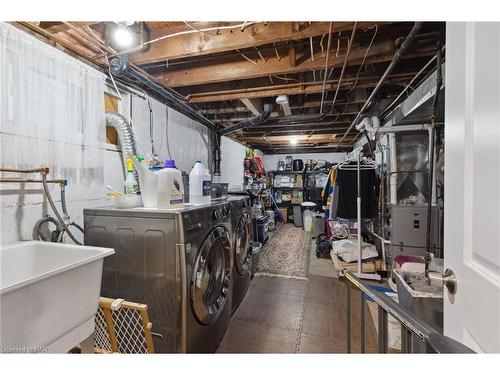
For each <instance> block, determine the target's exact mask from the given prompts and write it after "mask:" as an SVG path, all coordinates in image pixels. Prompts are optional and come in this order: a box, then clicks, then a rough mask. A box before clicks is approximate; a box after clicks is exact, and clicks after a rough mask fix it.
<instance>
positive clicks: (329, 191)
mask: <svg viewBox="0 0 500 375" xmlns="http://www.w3.org/2000/svg"><path fill="white" fill-rule="evenodd" d="M336 174H337V167H332V168H331V169H330V173H329V174H328V178H327V180H326V185H325V187H324V188H323V190H322V192H321V197H322V198H323V209H324V210H325V217H328V218H331V217H332V207H333V205H334V204H335V202H334V200H333V199H334V187H335V177H336Z"/></svg>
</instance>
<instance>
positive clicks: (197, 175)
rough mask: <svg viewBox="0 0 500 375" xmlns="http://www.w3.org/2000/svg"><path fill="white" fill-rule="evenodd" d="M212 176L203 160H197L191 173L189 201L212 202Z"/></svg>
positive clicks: (198, 202) (194, 202) (195, 202)
mask: <svg viewBox="0 0 500 375" xmlns="http://www.w3.org/2000/svg"><path fill="white" fill-rule="evenodd" d="M211 181H212V177H211V176H210V173H209V172H208V170H207V169H206V168H205V167H204V166H203V164H202V163H201V161H199V160H197V161H196V163H195V164H194V167H193V169H192V170H191V172H190V173H189V202H190V203H193V204H204V203H210V201H211V195H212V183H211Z"/></svg>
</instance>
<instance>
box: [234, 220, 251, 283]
mask: <svg viewBox="0 0 500 375" xmlns="http://www.w3.org/2000/svg"><path fill="white" fill-rule="evenodd" d="M251 225H252V222H251V221H250V220H249V215H248V213H247V212H245V213H244V214H243V215H242V217H241V219H240V222H239V224H238V226H237V228H236V238H235V244H234V252H235V257H234V262H235V264H236V269H237V271H238V273H239V274H240V275H242V276H243V275H246V274H248V273H249V272H251V270H250V261H251V257H250V255H251V254H250V250H249V249H250V233H251V228H250V227H251Z"/></svg>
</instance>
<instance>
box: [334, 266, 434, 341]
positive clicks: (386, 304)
mask: <svg viewBox="0 0 500 375" xmlns="http://www.w3.org/2000/svg"><path fill="white" fill-rule="evenodd" d="M344 277H345V278H346V279H347V280H348V281H350V282H351V283H352V284H354V285H355V286H356V287H358V288H359V289H360V290H361V291H362V292H363V293H365V294H366V295H367V296H368V297H370V298H371V299H372V300H373V301H374V302H375V303H376V304H377V305H379V306H380V307H382V309H384V310H385V311H386V312H388V313H389V314H391V315H392V316H393V317H394V318H396V319H397V320H398V321H399V322H400V323H401V324H403V325H404V326H405V327H406V328H407V329H409V330H410V331H411V332H412V334H414V335H415V336H416V337H418V338H419V339H420V340H422V341H425V340H426V337H427V336H428V335H429V334H431V333H437V331H436V330H435V329H434V328H432V327H431V326H430V325H428V324H427V323H425V322H424V321H422V320H419V319H418V318H417V317H416V316H415V314H414V313H412V312H410V311H408V310H407V309H406V308H404V307H402V306H400V305H399V304H398V303H397V302H396V301H394V300H393V299H392V298H391V297H388V296H387V295H385V294H383V293H379V292H377V291H376V290H373V289H370V288H368V286H366V285H365V284H363V283H362V282H361V280H360V279H359V278H358V277H356V275H355V274H354V273H353V272H351V271H345V272H344Z"/></svg>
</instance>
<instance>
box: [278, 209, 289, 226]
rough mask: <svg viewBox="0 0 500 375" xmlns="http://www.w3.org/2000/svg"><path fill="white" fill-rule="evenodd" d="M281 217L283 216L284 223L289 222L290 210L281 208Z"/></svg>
mask: <svg viewBox="0 0 500 375" xmlns="http://www.w3.org/2000/svg"><path fill="white" fill-rule="evenodd" d="M279 210H280V212H281V216H283V222H284V223H286V222H287V221H288V209H287V208H280V209H279Z"/></svg>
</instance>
